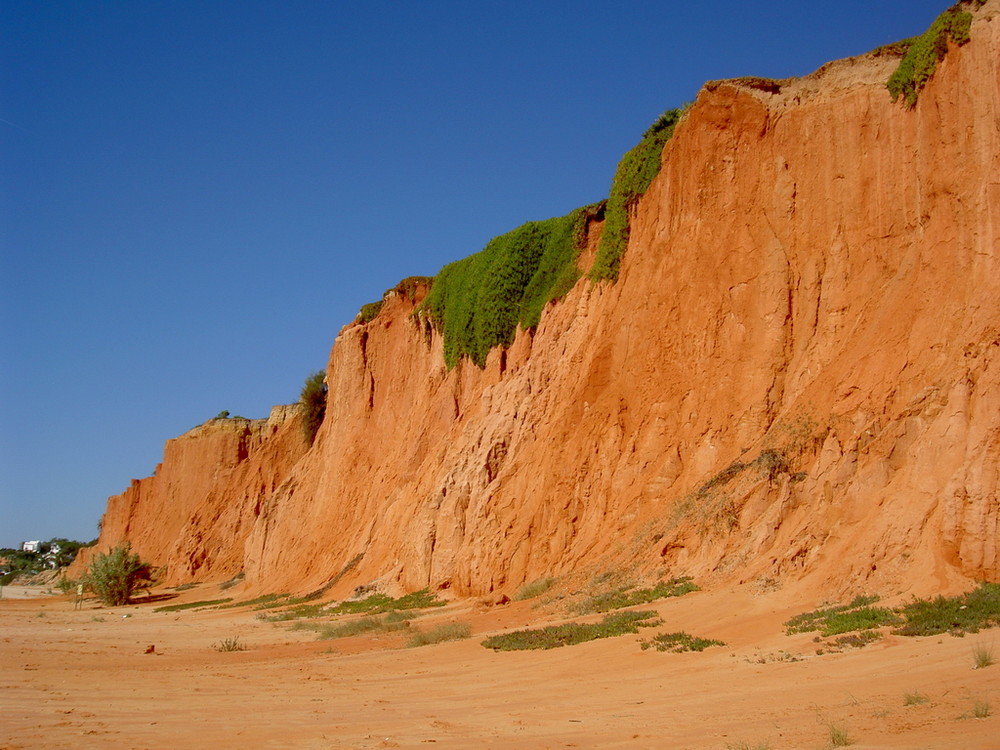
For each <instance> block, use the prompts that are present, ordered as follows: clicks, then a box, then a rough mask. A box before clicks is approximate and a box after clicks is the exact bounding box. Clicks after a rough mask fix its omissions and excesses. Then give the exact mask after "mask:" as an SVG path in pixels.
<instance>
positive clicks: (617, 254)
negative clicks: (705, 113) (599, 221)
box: [588, 108, 684, 281]
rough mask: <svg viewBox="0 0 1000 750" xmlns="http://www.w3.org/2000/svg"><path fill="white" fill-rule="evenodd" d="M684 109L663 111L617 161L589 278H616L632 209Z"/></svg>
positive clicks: (655, 167) (628, 230) (657, 166)
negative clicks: (635, 143)
mask: <svg viewBox="0 0 1000 750" xmlns="http://www.w3.org/2000/svg"><path fill="white" fill-rule="evenodd" d="M683 112H684V109H683V108H682V109H671V110H668V111H667V112H664V113H663V114H662V115H660V117H659V118H658V119H657V120H656V122H654V123H653V124H652V125H651V126H650V127H649V129H647V130H646V132H645V133H643V135H642V140H641V141H639V143H638V144H637V145H635V146H634V147H633V148H632V149H630V150H629V151H628V152H627V153H626V154H625V156H623V157H622V160H621V161H620V162H619V163H618V169H617V170H616V171H615V177H614V180H613V181H612V183H611V194H610V195H609V196H608V203H607V208H606V209H605V214H604V229H603V230H601V241H600V243H599V244H598V246H597V258H596V259H595V260H594V265H593V267H592V268H591V269H590V273H589V274H588V276H589V278H590V279H591V281H601V280H604V279H608V280H611V281H617V280H618V272H619V269H620V267H621V259H622V256H623V255H624V254H625V248H626V246H627V245H628V238H629V234H630V231H631V227H630V223H631V212H632V210H633V208H634V207H635V204H636V203H637V202H638V200H639V198H641V197H642V195H643V194H644V193H645V192H646V190H648V189H649V185H650V183H652V181H653V178H654V177H656V175H657V174H659V172H660V156H661V154H662V153H663V146H664V145H665V144H666V142H667V141H668V140H670V137H671V136H672V135H673V134H674V128H675V127H676V125H677V123H678V122H679V121H680V118H681V114H682V113H683Z"/></svg>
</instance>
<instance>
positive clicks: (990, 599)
mask: <svg viewBox="0 0 1000 750" xmlns="http://www.w3.org/2000/svg"><path fill="white" fill-rule="evenodd" d="M898 611H899V614H900V615H901V616H902V617H903V619H904V620H905V624H904V625H902V626H901V627H899V628H897V629H896V630H894V631H893V633H896V634H897V635H911V636H912V635H938V634H939V633H951V634H952V635H964V634H965V633H978V632H979V630H980V629H981V628H989V627H993V626H995V625H1000V583H981V584H980V585H979V586H978V587H977V588H975V589H973V590H972V591H969V592H968V593H965V594H959V595H958V596H952V597H944V596H938V597H936V598H934V599H916V600H914V601H912V602H910V603H909V604H905V605H903V606H902V607H900V608H899V610H898Z"/></svg>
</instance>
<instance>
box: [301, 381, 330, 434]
mask: <svg viewBox="0 0 1000 750" xmlns="http://www.w3.org/2000/svg"><path fill="white" fill-rule="evenodd" d="M325 378H326V374H325V373H324V372H323V371H322V370H318V371H316V372H314V373H312V374H311V375H310V376H309V377H307V378H306V382H305V384H304V385H303V386H302V391H301V393H299V403H301V404H302V434H303V436H304V437H305V439H306V442H307V443H309V445H312V444H313V441H315V440H316V433H317V432H319V427H320V425H321V424H323V416H324V415H325V414H326V392H327V388H326V381H325Z"/></svg>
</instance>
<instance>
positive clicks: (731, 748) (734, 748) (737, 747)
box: [726, 742, 771, 750]
mask: <svg viewBox="0 0 1000 750" xmlns="http://www.w3.org/2000/svg"><path fill="white" fill-rule="evenodd" d="M726 750H771V743H770V742H757V743H755V744H751V743H749V742H737V743H735V744H733V743H729V744H727V745H726Z"/></svg>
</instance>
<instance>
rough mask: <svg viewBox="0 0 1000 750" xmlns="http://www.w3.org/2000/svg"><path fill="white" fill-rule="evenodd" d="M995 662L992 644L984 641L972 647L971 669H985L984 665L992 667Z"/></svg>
mask: <svg viewBox="0 0 1000 750" xmlns="http://www.w3.org/2000/svg"><path fill="white" fill-rule="evenodd" d="M995 663H996V661H995V660H994V658H993V647H992V646H987V645H986V644H985V643H977V644H976V645H975V646H973V647H972V664H973V666H972V668H973V669H986V667H992V666H993V665H994V664H995Z"/></svg>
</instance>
